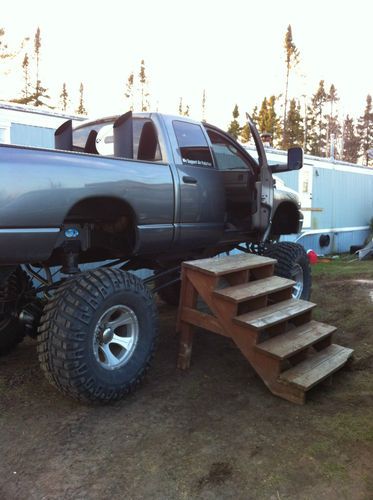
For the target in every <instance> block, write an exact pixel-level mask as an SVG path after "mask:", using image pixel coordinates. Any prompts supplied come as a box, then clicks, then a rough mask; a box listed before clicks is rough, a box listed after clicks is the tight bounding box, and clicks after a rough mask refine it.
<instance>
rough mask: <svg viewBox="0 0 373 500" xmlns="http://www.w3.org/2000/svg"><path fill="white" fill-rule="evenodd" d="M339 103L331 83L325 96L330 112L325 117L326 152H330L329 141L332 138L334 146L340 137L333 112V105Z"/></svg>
mask: <svg viewBox="0 0 373 500" xmlns="http://www.w3.org/2000/svg"><path fill="white" fill-rule="evenodd" d="M338 101H339V97H338V94H337V89H336V88H335V86H334V84H333V83H332V84H331V86H330V90H329V93H328V96H327V102H329V103H330V112H329V114H328V115H326V120H327V122H328V128H327V138H326V151H327V152H329V151H330V150H331V141H332V138H333V137H334V144H335V143H336V140H337V139H338V137H340V135H341V126H340V124H339V121H338V115H337V113H336V110H335V104H336V103H337V102H338Z"/></svg>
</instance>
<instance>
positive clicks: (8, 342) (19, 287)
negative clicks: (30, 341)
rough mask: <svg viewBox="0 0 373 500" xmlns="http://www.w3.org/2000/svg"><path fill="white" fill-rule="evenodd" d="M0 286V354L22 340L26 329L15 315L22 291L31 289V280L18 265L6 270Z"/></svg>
mask: <svg viewBox="0 0 373 500" xmlns="http://www.w3.org/2000/svg"><path fill="white" fill-rule="evenodd" d="M2 278H3V279H2V284H1V286H0V302H1V304H0V307H1V312H0V354H6V353H8V352H9V351H11V350H12V349H13V348H14V347H16V346H17V344H19V343H20V342H22V340H23V338H24V336H25V333H26V329H25V326H24V324H23V323H21V322H20V321H19V319H18V317H17V309H18V308H19V306H20V299H21V296H22V294H23V293H24V292H26V291H29V290H31V289H32V285H31V280H30V279H29V277H28V276H27V274H26V273H25V272H24V271H22V269H21V268H20V267H17V268H15V269H10V270H6V273H4V275H3V276H2Z"/></svg>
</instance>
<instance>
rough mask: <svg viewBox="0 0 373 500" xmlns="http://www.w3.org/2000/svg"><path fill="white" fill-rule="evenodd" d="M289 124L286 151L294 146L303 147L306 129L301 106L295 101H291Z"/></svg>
mask: <svg viewBox="0 0 373 500" xmlns="http://www.w3.org/2000/svg"><path fill="white" fill-rule="evenodd" d="M287 123H288V125H287V128H288V132H287V134H286V140H287V147H286V149H289V148H291V147H294V146H303V142H304V127H303V118H302V115H301V106H300V103H299V102H297V101H296V100H295V99H291V100H290V106H289V112H288V119H287Z"/></svg>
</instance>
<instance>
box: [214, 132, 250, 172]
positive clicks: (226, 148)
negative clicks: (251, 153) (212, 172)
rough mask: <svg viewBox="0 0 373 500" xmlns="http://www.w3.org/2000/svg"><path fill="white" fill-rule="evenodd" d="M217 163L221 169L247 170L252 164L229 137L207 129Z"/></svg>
mask: <svg viewBox="0 0 373 500" xmlns="http://www.w3.org/2000/svg"><path fill="white" fill-rule="evenodd" d="M207 133H208V136H209V138H210V141H211V144H212V149H213V152H214V156H215V160H216V165H217V167H218V169H219V170H247V169H251V165H250V163H249V161H248V159H247V158H245V156H244V155H243V154H242V152H241V151H239V149H238V148H237V147H236V146H235V145H234V143H233V142H231V141H230V140H229V139H228V138H226V137H224V136H223V135H221V134H219V133H218V132H216V131H215V130H211V129H207Z"/></svg>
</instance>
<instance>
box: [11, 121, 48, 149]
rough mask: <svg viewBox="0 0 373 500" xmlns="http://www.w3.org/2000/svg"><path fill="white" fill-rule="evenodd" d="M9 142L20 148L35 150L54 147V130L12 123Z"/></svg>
mask: <svg viewBox="0 0 373 500" xmlns="http://www.w3.org/2000/svg"><path fill="white" fill-rule="evenodd" d="M10 142H11V144H17V145H20V146H33V147H37V148H53V147H54V129H53V128H48V127H36V126H34V125H24V124H21V123H12V124H11V126H10Z"/></svg>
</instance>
